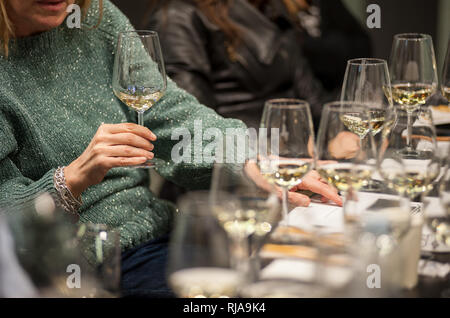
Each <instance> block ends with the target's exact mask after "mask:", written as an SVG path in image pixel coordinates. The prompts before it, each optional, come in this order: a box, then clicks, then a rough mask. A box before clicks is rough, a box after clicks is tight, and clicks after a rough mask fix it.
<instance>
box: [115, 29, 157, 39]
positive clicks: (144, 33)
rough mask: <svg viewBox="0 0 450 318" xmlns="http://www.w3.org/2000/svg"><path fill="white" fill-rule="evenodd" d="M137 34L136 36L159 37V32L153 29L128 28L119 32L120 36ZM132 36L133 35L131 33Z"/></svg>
mask: <svg viewBox="0 0 450 318" xmlns="http://www.w3.org/2000/svg"><path fill="white" fill-rule="evenodd" d="M128 34H135V35H134V37H157V36H158V32H156V31H152V30H126V31H121V32H119V36H123V35H128ZM131 36H132V35H131Z"/></svg>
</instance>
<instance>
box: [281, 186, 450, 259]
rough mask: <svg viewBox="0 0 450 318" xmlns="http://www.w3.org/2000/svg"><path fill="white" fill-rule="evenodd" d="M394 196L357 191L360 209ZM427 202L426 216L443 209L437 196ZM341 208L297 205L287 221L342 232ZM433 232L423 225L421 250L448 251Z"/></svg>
mask: <svg viewBox="0 0 450 318" xmlns="http://www.w3.org/2000/svg"><path fill="white" fill-rule="evenodd" d="M394 197H395V196H392V195H388V194H374V193H359V198H360V209H364V208H367V207H369V206H370V205H372V204H373V203H374V202H375V201H376V200H378V199H389V198H394ZM426 200H427V202H428V204H427V206H426V213H427V214H428V216H432V215H434V216H439V215H442V214H443V213H444V211H443V210H442V209H441V208H440V206H439V198H431V197H430V198H426ZM412 205H413V206H415V207H416V208H417V209H418V210H422V207H421V204H419V203H413V204H412ZM343 220H344V219H343V209H342V208H341V207H338V206H336V205H331V204H324V203H311V205H310V206H309V207H306V208H305V207H298V208H295V209H293V210H292V211H291V213H290V214H289V222H290V224H291V225H292V226H297V227H299V228H302V229H305V230H307V229H310V228H311V225H314V226H317V227H321V228H322V229H323V230H324V232H329V233H338V232H343V229H344V228H343V225H344V221H343ZM433 237H434V236H433V233H432V232H431V230H430V229H429V228H428V227H427V226H424V227H423V232H422V251H428V252H431V251H433V252H442V253H447V252H450V247H448V246H445V245H443V244H441V243H439V242H437V241H436V240H433V239H432V238H433Z"/></svg>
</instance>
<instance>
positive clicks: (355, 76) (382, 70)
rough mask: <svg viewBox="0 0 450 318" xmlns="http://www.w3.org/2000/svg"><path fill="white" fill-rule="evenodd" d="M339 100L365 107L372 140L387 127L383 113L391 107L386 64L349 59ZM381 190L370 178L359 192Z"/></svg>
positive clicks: (380, 186) (362, 59)
mask: <svg viewBox="0 0 450 318" xmlns="http://www.w3.org/2000/svg"><path fill="white" fill-rule="evenodd" d="M341 101H349V102H357V103H359V104H361V105H362V106H364V107H367V108H368V110H369V113H370V116H371V125H372V135H373V136H374V137H375V136H376V135H378V134H379V132H380V131H381V130H382V129H383V127H384V125H385V124H386V122H385V115H386V111H387V110H388V109H390V108H391V107H393V103H392V91H391V80H390V77H389V70H388V65H387V62H386V61H385V60H382V59H372V58H360V59H352V60H349V61H348V62H347V69H346V72H345V77H344V83H343V85H342V92H341ZM378 139H379V138H378ZM376 141H377V139H375V142H376ZM381 188H382V184H381V183H380V182H377V181H376V180H373V179H371V180H369V182H368V184H367V185H365V186H364V188H363V189H362V190H363V191H369V192H379V191H381Z"/></svg>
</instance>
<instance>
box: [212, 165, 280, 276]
mask: <svg viewBox="0 0 450 318" xmlns="http://www.w3.org/2000/svg"><path fill="white" fill-rule="evenodd" d="M210 203H211V210H212V213H213V215H214V216H215V217H216V218H217V220H218V222H219V224H220V225H221V226H222V228H223V229H224V230H225V232H226V233H227V234H228V236H229V238H230V242H231V243H232V245H231V253H230V254H231V256H232V260H233V266H234V267H235V268H236V269H238V270H239V271H241V272H245V271H247V269H248V268H247V266H248V265H249V263H248V260H249V256H251V257H255V256H257V255H256V254H257V252H258V251H259V249H260V247H261V245H262V243H263V242H264V239H265V238H266V237H267V236H268V235H269V234H270V233H271V232H272V230H273V228H274V227H275V226H276V225H277V223H278V222H279V221H280V212H281V211H280V210H281V204H280V202H279V198H278V195H277V192H276V190H275V188H274V186H273V185H271V184H269V183H268V182H267V181H266V180H265V179H264V177H263V176H262V175H261V173H260V171H259V169H258V166H257V164H256V162H255V161H254V160H248V161H247V162H246V164H244V165H229V164H226V165H224V164H217V163H216V164H215V165H214V171H213V177H212V184H211V202H210ZM249 239H251V240H252V242H253V246H252V249H250V248H249V246H248V243H249Z"/></svg>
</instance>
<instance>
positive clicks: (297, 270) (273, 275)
mask: <svg viewBox="0 0 450 318" xmlns="http://www.w3.org/2000/svg"><path fill="white" fill-rule="evenodd" d="M317 270H318V269H317V263H314V262H312V261H306V260H294V259H277V260H275V261H273V262H272V263H270V264H269V265H268V266H267V267H265V268H264V269H263V270H262V272H261V277H260V278H261V279H263V280H271V279H274V280H275V279H289V280H292V279H293V280H296V281H299V282H302V283H312V282H314V281H315V280H317V279H319V277H318V276H317V274H318V272H317ZM320 275H321V277H320V280H321V281H322V282H324V283H326V284H328V285H329V286H331V287H336V288H337V287H341V286H343V285H345V284H346V283H348V282H349V281H350V280H351V278H352V275H353V273H352V270H351V268H347V267H342V266H341V267H340V266H327V267H323V268H322V269H321V272H320Z"/></svg>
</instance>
